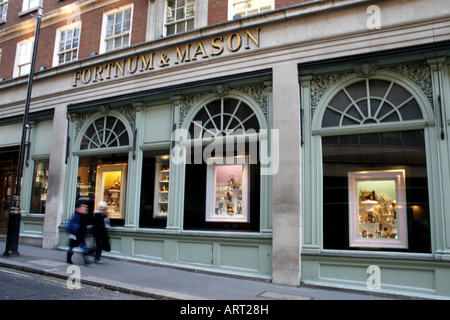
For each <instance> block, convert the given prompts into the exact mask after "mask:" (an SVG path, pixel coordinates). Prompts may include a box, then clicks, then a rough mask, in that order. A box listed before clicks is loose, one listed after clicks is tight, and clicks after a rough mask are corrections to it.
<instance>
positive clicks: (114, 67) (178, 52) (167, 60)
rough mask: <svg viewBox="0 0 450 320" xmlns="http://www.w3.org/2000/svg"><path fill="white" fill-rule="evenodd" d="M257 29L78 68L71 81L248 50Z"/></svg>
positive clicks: (84, 81) (75, 83)
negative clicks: (173, 48) (169, 50)
mask: <svg viewBox="0 0 450 320" xmlns="http://www.w3.org/2000/svg"><path fill="white" fill-rule="evenodd" d="M260 31H261V29H260V28H256V29H255V30H254V31H250V30H245V31H244V32H243V34H239V33H237V32H235V33H232V34H230V35H229V36H228V37H223V36H219V37H215V38H213V39H212V40H211V42H210V43H209V46H208V45H205V44H204V43H203V42H202V41H199V42H198V43H197V44H195V45H193V44H191V43H188V44H186V45H184V46H176V48H175V52H174V53H173V55H174V57H170V56H169V54H168V53H166V52H162V53H160V54H158V55H157V54H156V53H155V52H150V53H146V54H141V55H137V56H134V57H129V58H125V59H122V60H117V61H113V62H108V63H105V64H103V65H97V66H94V67H89V68H86V69H82V70H78V71H75V72H74V73H73V83H72V85H73V86H74V87H77V86H78V85H80V84H82V85H86V84H89V83H96V82H101V81H104V80H109V79H112V78H118V77H122V76H125V75H126V74H129V75H131V74H135V73H136V72H146V71H151V70H155V69H156V68H165V67H169V66H171V65H173V64H174V65H180V64H183V63H189V62H192V61H196V60H198V59H208V58H210V57H216V56H220V55H222V54H223V53H224V52H225V51H226V50H228V51H229V52H231V53H234V52H237V51H239V50H242V49H244V50H249V49H251V48H252V46H256V47H259V45H260ZM208 48H209V50H208Z"/></svg>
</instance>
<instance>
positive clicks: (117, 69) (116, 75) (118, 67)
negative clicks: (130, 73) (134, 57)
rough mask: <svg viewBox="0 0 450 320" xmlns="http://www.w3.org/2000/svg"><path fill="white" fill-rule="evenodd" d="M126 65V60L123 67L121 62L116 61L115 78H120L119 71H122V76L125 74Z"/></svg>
mask: <svg viewBox="0 0 450 320" xmlns="http://www.w3.org/2000/svg"><path fill="white" fill-rule="evenodd" d="M124 65H125V60H123V65H122V64H120V62H119V61H116V63H115V65H114V66H115V67H116V74H115V75H114V77H116V78H117V77H118V76H119V72H118V71H120V73H121V75H122V76H123V75H124V74H125V73H124V71H123V67H124Z"/></svg>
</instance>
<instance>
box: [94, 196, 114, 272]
mask: <svg viewBox="0 0 450 320" xmlns="http://www.w3.org/2000/svg"><path fill="white" fill-rule="evenodd" d="M106 205H107V204H106V202H104V201H101V202H99V203H98V205H97V207H98V209H97V210H96V211H95V212H94V223H93V226H92V235H93V236H94V238H95V244H96V250H95V257H94V262H96V263H101V260H100V258H101V256H102V251H103V250H105V251H110V250H111V246H110V244H109V237H108V230H107V228H108V227H109V219H108V217H107V214H106Z"/></svg>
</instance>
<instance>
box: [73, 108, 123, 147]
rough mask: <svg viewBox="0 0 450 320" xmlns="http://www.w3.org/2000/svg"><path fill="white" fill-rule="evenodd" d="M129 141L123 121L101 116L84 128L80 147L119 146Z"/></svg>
mask: <svg viewBox="0 0 450 320" xmlns="http://www.w3.org/2000/svg"><path fill="white" fill-rule="evenodd" d="M129 143H130V141H129V137H128V132H127V129H126V127H125V125H124V124H123V122H122V121H120V120H119V119H117V118H116V117H111V116H103V117H100V118H98V119H97V120H95V121H94V122H93V123H92V124H91V125H90V126H89V127H88V128H87V129H86V131H85V133H84V135H83V140H82V141H81V147H80V149H81V150H86V149H98V148H111V147H120V146H127V145H129Z"/></svg>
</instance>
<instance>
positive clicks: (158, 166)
mask: <svg viewBox="0 0 450 320" xmlns="http://www.w3.org/2000/svg"><path fill="white" fill-rule="evenodd" d="M155 162H156V163H155V196H154V201H155V203H154V206H153V208H154V211H153V217H154V218H167V206H168V204H169V164H170V157H169V156H168V155H167V156H157V157H156V161H155Z"/></svg>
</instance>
